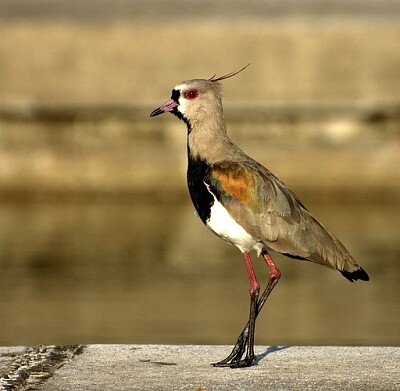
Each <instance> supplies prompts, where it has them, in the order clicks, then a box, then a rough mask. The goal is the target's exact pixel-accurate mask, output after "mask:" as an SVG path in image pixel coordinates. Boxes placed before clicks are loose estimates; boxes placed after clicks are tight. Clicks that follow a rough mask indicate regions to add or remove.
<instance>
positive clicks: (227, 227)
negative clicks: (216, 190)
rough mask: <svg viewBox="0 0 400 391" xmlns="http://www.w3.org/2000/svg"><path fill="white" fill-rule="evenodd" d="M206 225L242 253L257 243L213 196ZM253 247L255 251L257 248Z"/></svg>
mask: <svg viewBox="0 0 400 391" xmlns="http://www.w3.org/2000/svg"><path fill="white" fill-rule="evenodd" d="M213 196H214V195H213ZM207 226H208V227H209V228H210V229H211V230H212V231H214V232H215V233H216V234H217V235H218V236H220V237H221V238H222V239H224V240H226V241H227V242H229V243H231V244H233V245H235V246H236V247H237V248H238V249H239V250H240V251H241V252H242V253H243V252H245V251H251V250H252V249H253V248H254V247H255V246H256V245H257V244H258V243H257V241H256V240H254V239H253V237H252V236H251V235H249V234H248V233H247V232H246V231H245V230H244V229H243V228H242V227H241V226H240V225H239V224H238V223H237V222H236V221H235V220H234V219H233V218H232V217H231V216H230V215H229V213H228V211H227V210H226V209H225V208H224V207H223V206H222V205H221V203H220V202H218V200H217V199H216V198H215V196H214V204H213V206H212V207H211V215H210V218H209V219H208V220H207ZM257 247H258V246H256V248H254V249H255V250H256V251H257V252H258V251H259V249H258V248H257Z"/></svg>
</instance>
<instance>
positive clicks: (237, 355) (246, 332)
mask: <svg viewBox="0 0 400 391" xmlns="http://www.w3.org/2000/svg"><path fill="white" fill-rule="evenodd" d="M245 68H246V67H245ZM243 69H244V68H243ZM243 69H241V70H240V71H237V72H232V73H229V74H227V75H224V76H221V77H215V76H213V77H212V78H210V79H193V80H187V81H183V82H181V83H179V84H177V85H176V86H175V87H174V89H173V90H172V96H171V100H169V101H168V102H167V103H165V104H164V105H162V106H160V107H159V108H158V109H156V110H154V111H153V112H152V113H151V114H150V116H151V117H154V116H156V115H159V114H162V113H164V112H169V113H172V114H174V115H175V116H176V117H178V118H179V119H181V120H182V121H184V122H185V123H186V126H187V151H188V169H187V182H188V187H189V192H190V196H191V198H192V201H193V204H194V207H195V208H196V211H197V214H198V215H199V217H200V219H201V220H202V221H203V223H204V224H205V225H206V226H207V227H208V228H210V229H211V231H213V232H214V233H215V234H217V235H218V236H219V237H220V238H221V239H224V240H225V241H227V242H228V243H230V244H233V245H234V246H236V247H237V248H238V249H239V250H240V251H241V253H242V254H243V258H244V262H245V265H246V269H247V274H248V276H249V281H250V298H251V300H250V315H249V320H248V322H247V324H246V326H245V327H244V329H243V331H242V333H241V334H240V336H239V338H238V340H237V342H236V345H235V346H234V348H233V350H232V352H231V354H230V355H229V356H228V357H227V358H225V359H224V360H222V361H220V362H218V363H215V364H213V365H214V366H228V367H233V368H237V367H246V366H250V365H251V364H252V363H253V362H254V360H255V359H256V356H255V355H254V331H255V322H256V318H257V316H258V314H259V313H260V311H261V309H262V307H263V305H264V303H265V301H266V300H267V298H268V296H269V295H270V293H271V292H272V290H273V288H274V287H275V285H276V284H277V282H278V280H279V278H280V276H281V273H280V271H279V269H278V267H277V266H276V265H275V263H274V262H273V260H272V258H271V257H270V255H269V251H270V250H274V251H277V252H280V253H282V254H284V255H287V256H288V257H290V258H294V259H301V260H307V261H311V262H315V263H319V264H321V265H324V266H327V267H329V268H331V269H335V270H338V271H339V272H340V273H342V275H343V276H344V277H346V278H347V279H348V280H349V281H351V282H353V281H355V280H364V281H368V280H369V277H368V274H367V273H366V272H365V271H364V270H363V269H362V268H361V267H360V266H359V265H358V264H357V263H356V262H355V261H354V259H353V257H352V256H351V255H350V253H349V252H348V251H347V250H346V248H345V247H344V246H343V244H342V243H341V242H340V241H339V240H338V239H337V238H336V237H335V236H334V235H333V234H332V233H331V232H329V231H328V230H327V229H326V228H325V227H324V226H323V225H322V224H321V223H320V222H319V221H318V220H317V219H316V218H315V217H313V216H312V215H311V213H310V212H309V211H308V210H307V209H306V207H305V206H304V205H303V204H302V203H301V202H300V200H299V199H298V198H297V197H296V196H295V195H294V194H293V193H292V192H291V191H290V190H289V189H288V188H287V187H286V186H285V185H284V184H283V183H282V182H281V181H280V180H279V179H278V178H277V177H276V176H275V175H274V174H272V173H271V172H270V171H269V170H268V169H266V168H265V167H264V166H262V165H261V164H260V163H258V162H256V161H255V160H253V159H252V158H251V157H249V156H247V155H246V154H245V153H244V152H243V151H242V150H241V149H240V148H239V147H238V146H237V145H235V144H234V143H233V142H232V141H231V140H230V139H229V137H228V135H227V133H226V126H225V121H224V116H223V110H222V100H221V85H220V81H222V80H224V79H227V78H229V77H232V76H234V75H236V74H237V73H239V72H241V71H242V70H243ZM252 250H254V251H255V252H256V254H257V256H259V255H262V257H263V258H264V260H265V262H266V263H267V265H268V268H269V281H268V284H267V287H266V288H265V291H264V292H263V293H262V294H261V296H259V291H260V285H259V283H258V281H257V278H256V275H255V272H254V270H253V266H252V263H251V259H250V252H251V251H252Z"/></svg>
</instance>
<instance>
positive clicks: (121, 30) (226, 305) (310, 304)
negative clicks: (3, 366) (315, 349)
mask: <svg viewBox="0 0 400 391" xmlns="http://www.w3.org/2000/svg"><path fill="white" fill-rule="evenodd" d="M399 22H400V3H399V2H398V1H397V0H380V1H377V0H327V1H320V0H268V1H267V0H265V1H262V0H248V1H239V0H218V1H215V0H214V1H208V0H206V1H194V0H185V1H183V0H172V1H163V0H137V1H134V0H132V1H128V0H114V1H106V0H81V1H79V2H71V1H67V0H58V1H57V0H56V1H54V0H40V1H39V0H36V1H31V0H2V1H1V4H0V167H1V169H0V276H1V278H0V344H1V345H32V344H76V343H178V344H182V343H184V344H199V343H204V344H232V343H234V342H235V341H236V337H237V336H238V334H239V332H240V331H241V330H242V327H243V326H244V324H245V322H246V320H247V316H248V302H249V297H248V279H247V275H246V271H245V267H244V265H243V261H242V257H241V255H240V253H239V252H238V251H237V250H236V249H234V248H233V247H231V246H228V245H227V244H226V243H223V242H222V241H221V240H219V239H217V238H216V237H215V236H214V235H212V234H211V233H210V232H209V231H208V230H206V229H205V228H204V227H203V225H202V223H201V222H200V221H199V219H198V218H197V217H196V216H195V215H194V212H193V207H192V205H191V202H190V200H189V196H188V194H187V190H186V177H185V175H186V174H185V170H186V147H185V141H186V140H185V139H186V129H185V126H184V124H183V123H181V122H179V121H177V120H176V119H175V118H174V117H172V116H171V115H163V116H160V117H157V118H152V119H150V118H149V113H150V112H151V111H152V110H153V109H155V108H156V107H158V106H160V105H161V104H162V103H164V102H165V101H167V100H168V99H169V97H170V93H171V89H172V87H173V86H174V85H175V84H177V83H178V82H180V81H182V80H185V79H191V78H209V77H211V76H212V75H214V74H217V75H221V74H225V73H228V72H231V71H234V70H237V69H240V68H241V67H243V66H244V65H245V64H247V63H249V62H250V63H251V66H250V67H249V68H248V69H246V71H244V72H243V73H241V74H240V75H237V76H236V77H235V78H232V79H229V80H226V81H224V96H225V98H224V105H225V116H226V120H227V123H228V130H229V133H230V135H231V137H232V139H233V140H234V141H235V142H237V143H238V144H239V145H240V146H241V147H242V148H243V149H244V150H245V151H246V152H247V153H248V154H250V155H251V156H252V157H254V158H256V159H257V160H259V161H260V162H262V163H263V164H264V165H266V166H267V167H268V168H269V169H271V170H272V171H273V172H274V173H275V174H276V175H278V176H279V177H280V178H281V179H282V180H283V181H284V182H285V183H286V184H287V185H288V186H289V187H290V188H291V189H293V190H294V191H295V193H296V194H297V195H298V196H299V197H300V199H301V200H302V201H303V203H305V204H306V206H307V207H308V209H309V210H311V212H312V213H313V214H315V215H316V216H317V217H318V218H319V219H320V220H321V221H323V222H324V224H325V225H326V226H327V227H329V228H330V229H331V230H332V231H333V232H334V233H335V234H336V235H337V236H338V237H339V238H340V239H341V240H342V241H343V242H344V244H345V245H346V246H347V247H348V249H349V250H350V251H351V253H352V254H353V255H354V257H355V258H356V259H357V260H358V261H359V263H360V264H361V265H362V266H363V268H364V269H366V270H367V271H368V273H369V275H370V278H371V281H370V282H368V283H363V282H358V283H355V284H350V283H349V282H348V281H347V280H345V279H344V278H343V277H342V276H341V275H340V274H339V273H337V272H333V271H331V270H327V269H324V268H323V267H321V266H318V265H313V264H311V263H305V262H298V261H293V260H290V259H288V258H284V257H282V256H279V255H277V254H272V256H273V257H274V259H275V261H276V262H277V264H278V266H279V267H280V269H281V270H282V279H281V280H280V283H279V285H278V287H277V288H276V290H275V291H274V293H273V294H272V296H271V298H270V300H269V302H268V303H267V305H266V307H265V308H264V310H263V313H262V314H261V315H260V319H259V320H258V323H257V334H256V343H258V344H268V345H284V344H310V345H317V344H333V345H339V344H349V345H353V344H365V345H398V344H399V343H400V333H399V330H400V311H399V309H400V308H399V298H400V284H399V278H400V169H399V167H400V23H399ZM254 261H255V262H254V263H255V264H256V267H257V272H258V277H259V281H260V283H261V284H262V285H263V286H264V285H265V283H266V280H267V276H268V272H267V269H266V267H265V266H264V262H263V261H261V260H256V259H255V260H254Z"/></svg>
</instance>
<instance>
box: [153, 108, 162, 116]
mask: <svg viewBox="0 0 400 391" xmlns="http://www.w3.org/2000/svg"><path fill="white" fill-rule="evenodd" d="M162 113H164V110H161V109H160V108H158V109H155V110H154V111H152V112H151V114H150V117H155V116H156V115H160V114H162Z"/></svg>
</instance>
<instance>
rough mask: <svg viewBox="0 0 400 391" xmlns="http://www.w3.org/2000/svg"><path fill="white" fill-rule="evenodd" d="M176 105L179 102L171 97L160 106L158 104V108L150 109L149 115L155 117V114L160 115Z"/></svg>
mask: <svg viewBox="0 0 400 391" xmlns="http://www.w3.org/2000/svg"><path fill="white" fill-rule="evenodd" d="M176 106H179V103H177V102H175V101H174V100H173V99H171V100H169V101H168V102H167V103H164V104H163V105H162V106H160V107H159V108H158V109H155V110H154V111H152V112H151V114H150V117H155V116H156V115H160V114H162V113H166V112H171V111H172V110H173V109H174V108H175V107H176Z"/></svg>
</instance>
